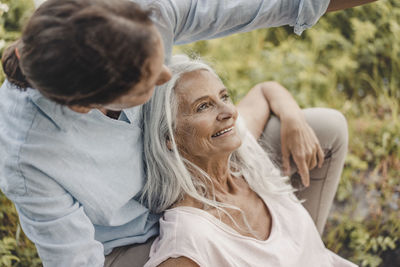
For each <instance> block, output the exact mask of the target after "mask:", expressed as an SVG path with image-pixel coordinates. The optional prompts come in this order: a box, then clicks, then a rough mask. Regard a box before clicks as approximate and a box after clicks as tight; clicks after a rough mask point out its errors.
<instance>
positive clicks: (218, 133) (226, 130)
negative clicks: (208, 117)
mask: <svg viewBox="0 0 400 267" xmlns="http://www.w3.org/2000/svg"><path fill="white" fill-rule="evenodd" d="M234 128H235V127H234V126H232V127H230V128H227V129H224V130H222V131H219V132H217V133H215V134H213V135H212V136H211V137H218V136H221V135H223V134H225V133H227V132H230V131H232V130H233V129H234Z"/></svg>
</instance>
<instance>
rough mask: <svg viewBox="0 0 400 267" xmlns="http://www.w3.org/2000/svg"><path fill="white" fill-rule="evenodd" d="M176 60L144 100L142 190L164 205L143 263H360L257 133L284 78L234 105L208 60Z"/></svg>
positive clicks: (148, 199) (152, 202) (155, 206)
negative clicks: (326, 234) (331, 237)
mask: <svg viewBox="0 0 400 267" xmlns="http://www.w3.org/2000/svg"><path fill="white" fill-rule="evenodd" d="M171 70H172V72H173V76H172V79H171V80H170V81H169V82H168V83H167V84H165V85H163V86H162V88H159V89H158V90H157V92H156V93H155V95H154V97H153V98H152V99H151V101H150V102H149V103H147V104H146V105H144V106H143V108H142V116H143V118H144V119H143V128H144V131H145V139H144V151H145V159H146V166H147V182H146V184H145V186H144V191H143V194H142V200H143V201H144V203H145V204H147V206H148V207H149V208H150V209H151V210H152V211H154V212H164V211H165V213H164V215H163V217H162V218H161V219H160V235H159V237H157V239H156V240H155V241H154V243H153V245H152V248H151V252H150V260H149V261H148V262H147V264H146V265H145V266H148V267H149V266H163V267H165V266H318V267H319V266H355V265H354V264H352V263H351V262H349V261H347V260H345V259H343V258H341V257H339V256H338V255H336V254H334V253H332V252H331V251H329V250H327V249H326V248H325V246H324V244H323V243H322V241H321V238H320V235H319V233H318V231H317V228H316V227H315V225H314V223H313V220H312V218H311V217H310V215H309V214H308V213H307V211H306V210H305V209H304V207H303V206H302V205H301V203H300V201H298V200H297V198H296V196H295V195H294V191H295V189H293V187H292V186H291V185H290V183H289V182H288V177H284V176H281V174H280V171H279V170H278V169H277V168H276V167H275V166H274V164H273V163H272V161H271V160H270V159H269V157H268V154H267V153H266V152H265V151H264V149H263V148H262V147H261V146H260V145H259V144H258V142H257V141H256V140H257V139H258V138H259V137H260V135H261V133H262V132H263V128H264V125H265V123H266V122H267V120H268V118H269V116H270V106H271V105H270V103H272V102H273V101H274V100H275V99H273V98H271V97H270V96H271V95H270V94H268V93H267V91H268V90H271V88H272V89H273V90H278V91H279V90H284V89H283V87H279V86H278V85H277V84H276V83H262V84H259V85H257V86H255V87H254V88H253V89H252V90H251V91H250V92H249V93H248V94H247V96H246V97H245V98H244V99H243V100H242V101H241V102H240V103H239V104H238V108H236V107H235V106H234V105H233V103H232V102H231V101H230V99H229V95H228V91H227V89H226V88H225V86H224V85H223V83H222V82H221V80H220V79H219V78H218V76H217V75H216V74H215V72H214V71H213V70H212V69H211V68H210V67H209V66H208V65H207V64H205V63H203V62H201V61H199V60H190V59H188V58H187V57H186V56H175V57H174V58H173V60H172V64H171ZM275 96H276V95H275ZM239 113H240V115H239ZM288 255H290V257H288Z"/></svg>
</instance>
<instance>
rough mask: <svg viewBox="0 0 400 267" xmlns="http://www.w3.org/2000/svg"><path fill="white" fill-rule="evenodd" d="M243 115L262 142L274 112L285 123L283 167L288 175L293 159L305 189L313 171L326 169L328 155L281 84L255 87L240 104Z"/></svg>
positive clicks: (249, 127)
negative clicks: (310, 172)
mask: <svg viewBox="0 0 400 267" xmlns="http://www.w3.org/2000/svg"><path fill="white" fill-rule="evenodd" d="M238 109H239V113H240V114H241V116H242V117H243V118H244V120H245V121H246V125H247V127H248V129H249V131H250V132H251V133H252V134H253V135H254V137H255V138H257V139H258V138H259V137H260V136H261V133H262V132H263V130H264V128H265V125H266V123H267V121H268V118H269V116H270V111H272V112H273V113H274V114H275V115H276V116H277V117H279V119H280V120H281V143H282V149H281V150H282V163H283V168H284V171H285V173H288V172H289V170H290V157H292V158H293V160H294V162H295V163H296V166H297V168H298V170H299V174H300V176H301V178H302V182H303V184H304V185H305V186H308V185H309V180H310V178H309V170H311V169H313V168H315V167H316V166H317V164H318V166H319V167H321V166H322V164H323V161H324V153H323V151H322V149H321V146H320V144H319V141H318V139H317V137H316V135H315V133H314V131H313V130H312V129H311V127H310V126H309V125H308V124H307V122H306V120H305V118H304V116H303V113H302V112H301V109H300V107H299V106H298V105H297V103H296V101H295V100H294V98H293V97H292V95H291V94H290V93H289V92H288V91H287V90H286V89H285V88H284V87H283V86H281V85H280V84H279V83H277V82H264V83H260V84H258V85H256V86H255V87H253V88H252V89H251V90H250V92H249V93H248V94H247V95H246V96H245V97H244V98H243V100H242V101H240V103H239V104H238Z"/></svg>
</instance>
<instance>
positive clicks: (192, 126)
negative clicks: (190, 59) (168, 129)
mask: <svg viewBox="0 0 400 267" xmlns="http://www.w3.org/2000/svg"><path fill="white" fill-rule="evenodd" d="M175 93H176V96H177V99H178V103H179V107H178V115H177V118H176V130H175V139H176V142H177V145H178V149H179V151H180V152H181V154H182V155H183V156H184V157H185V158H187V159H189V160H191V161H192V162H193V163H198V161H199V160H200V161H204V160H206V161H207V160H214V159H216V158H220V157H226V156H229V155H230V154H231V153H232V152H233V151H234V150H236V149H237V148H238V147H239V146H240V145H241V139H240V137H239V134H238V133H237V131H236V128H235V122H236V119H237V116H238V112H237V109H236V107H235V106H234V105H233V103H232V102H231V100H230V98H229V95H228V91H227V89H226V88H225V86H224V84H223V83H222V82H221V80H220V79H219V78H218V77H216V76H215V75H214V74H213V73H211V72H209V71H207V70H197V71H193V72H188V73H185V74H183V75H182V77H181V78H180V79H179V81H178V84H177V86H176V88H175Z"/></svg>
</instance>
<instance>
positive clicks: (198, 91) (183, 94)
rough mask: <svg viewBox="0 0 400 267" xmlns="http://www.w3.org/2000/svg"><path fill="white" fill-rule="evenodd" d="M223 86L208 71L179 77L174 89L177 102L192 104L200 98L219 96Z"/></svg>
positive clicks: (198, 71) (199, 71)
mask: <svg viewBox="0 0 400 267" xmlns="http://www.w3.org/2000/svg"><path fill="white" fill-rule="evenodd" d="M222 88H224V84H223V83H222V82H221V80H220V79H219V78H218V77H217V76H216V75H215V74H214V73H212V72H209V71H208V70H205V69H202V70H195V71H191V72H187V73H185V74H183V75H182V76H181V78H180V79H179V81H178V84H177V86H176V88H175V93H176V95H177V96H178V98H179V101H185V102H188V103H192V102H193V101H196V99H198V98H200V97H204V96H207V95H214V94H219V92H220V91H221V89H222Z"/></svg>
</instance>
